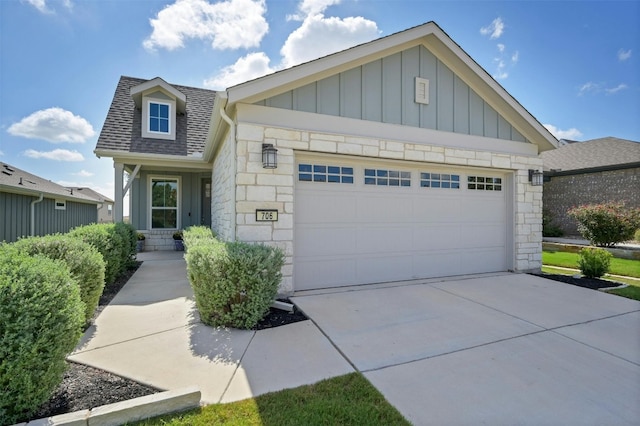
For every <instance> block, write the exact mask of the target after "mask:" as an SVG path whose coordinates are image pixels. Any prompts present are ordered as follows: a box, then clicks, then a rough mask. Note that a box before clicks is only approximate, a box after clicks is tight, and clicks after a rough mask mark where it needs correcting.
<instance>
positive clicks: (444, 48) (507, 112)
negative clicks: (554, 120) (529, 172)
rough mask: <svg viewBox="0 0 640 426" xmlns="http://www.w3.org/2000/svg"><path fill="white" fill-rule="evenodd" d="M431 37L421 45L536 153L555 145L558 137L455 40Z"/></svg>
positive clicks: (553, 147) (552, 147)
mask: <svg viewBox="0 0 640 426" xmlns="http://www.w3.org/2000/svg"><path fill="white" fill-rule="evenodd" d="M434 36H436V37H426V39H425V47H427V48H428V49H429V50H430V51H431V52H432V53H433V54H435V55H436V57H437V58H438V59H439V60H440V61H442V62H443V63H444V64H445V65H446V66H448V67H449V68H450V69H451V70H452V71H453V72H454V73H455V74H456V75H457V76H458V77H459V78H460V79H462V80H463V81H464V82H465V83H467V85H469V87H471V88H472V89H473V90H475V91H476V92H477V93H478V94H479V95H480V97H481V98H482V99H484V100H485V101H486V102H487V103H488V104H489V105H491V107H492V108H494V109H495V110H496V111H497V112H498V113H500V114H501V115H502V116H504V117H505V118H506V119H507V121H509V122H510V123H511V124H512V125H513V126H514V127H515V128H516V129H517V130H518V131H519V132H520V133H521V134H522V135H523V136H524V137H525V138H527V139H528V140H530V141H532V142H534V143H535V144H536V145H537V146H538V149H539V151H540V152H542V151H547V150H550V149H555V148H557V147H558V140H557V139H556V138H555V137H554V136H553V135H552V134H551V133H550V132H549V131H548V130H547V129H546V128H545V127H544V126H543V125H542V124H540V122H539V121H538V120H536V119H535V117H533V115H531V113H529V111H527V110H526V109H525V108H524V107H523V106H522V105H521V104H520V103H519V102H518V101H517V100H516V99H515V98H514V97H513V96H511V95H510V94H509V92H507V91H506V90H505V88H504V87H502V85H500V84H499V83H498V82H497V81H496V80H494V79H493V77H491V76H490V75H489V74H488V73H487V72H486V71H485V70H484V68H482V67H481V66H480V65H478V63H476V62H475V61H474V60H473V59H472V58H471V57H470V56H469V55H468V54H467V53H466V52H465V51H464V50H463V49H462V48H461V47H460V46H459V45H458V44H457V43H455V42H454V41H453V40H452V39H451V38H449V37H448V36H446V35H444V37H442V36H437V34H434ZM470 71H471V72H470Z"/></svg>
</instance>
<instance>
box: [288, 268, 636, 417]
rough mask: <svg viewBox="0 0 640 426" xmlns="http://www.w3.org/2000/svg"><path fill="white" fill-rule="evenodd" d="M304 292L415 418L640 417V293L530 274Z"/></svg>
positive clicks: (313, 314) (317, 316)
mask: <svg viewBox="0 0 640 426" xmlns="http://www.w3.org/2000/svg"><path fill="white" fill-rule="evenodd" d="M293 301H294V303H296V304H297V305H298V307H299V308H300V309H301V310H303V311H304V312H305V313H306V314H307V315H308V316H309V317H310V318H311V319H312V320H313V322H314V323H315V324H316V325H317V326H318V327H319V328H320V330H321V331H322V332H323V333H324V334H325V335H326V336H327V338H328V339H329V340H330V341H331V342H332V343H333V345H335V347H336V348H337V349H338V350H339V351H340V353H342V354H343V356H345V358H347V359H348V361H349V362H350V363H351V364H352V365H353V366H354V368H356V369H357V370H359V371H361V372H362V373H363V374H364V375H365V377H367V378H368V379H369V380H370V381H371V383H372V384H373V385H374V386H376V387H377V388H378V389H379V390H380V391H381V392H382V394H383V395H384V396H385V397H386V398H387V400H388V401H390V402H391V403H392V404H393V405H394V406H395V407H397V408H398V409H399V410H400V412H401V413H402V414H403V415H404V416H405V417H406V418H407V419H408V420H409V421H411V422H412V423H413V424H416V425H426V424H436V425H448V424H450V425H465V424H469V425H471V424H473V425H475V424H494V425H499V424H531V425H545V424H548V425H556V424H563V425H573V424H575V425H585V424H593V425H604V424H616V425H619V424H629V425H631V424H636V425H637V424H639V419H640V403H639V402H638V401H640V302H638V301H633V300H629V299H625V298H622V297H618V296H614V295H609V294H605V293H602V292H598V291H594V290H588V289H583V288H580V287H575V286H571V285H567V284H563V283H558V282H554V281H551V280H546V279H543V278H539V277H535V276H531V275H524V274H496V275H484V276H481V277H475V278H474V277H466V278H460V279H452V280H440V281H438V280H429V281H424V282H410V283H404V285H403V284H398V283H396V284H394V285H393V286H386V287H385V286H381V287H375V288H374V287H366V286H362V287H358V288H351V289H347V290H328V291H327V292H316V293H307V294H304V293H302V294H299V295H298V294H297V295H296V296H295V297H294V298H293Z"/></svg>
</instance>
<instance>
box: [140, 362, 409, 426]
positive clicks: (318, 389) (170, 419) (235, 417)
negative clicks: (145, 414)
mask: <svg viewBox="0 0 640 426" xmlns="http://www.w3.org/2000/svg"><path fill="white" fill-rule="evenodd" d="M136 424H137V425H145V426H147V425H148V426H151V425H169V426H182V425H195V426H204V425H220V424H224V425H242V426H245V425H256V426H257V425H261V426H270V425H273V426H276V425H277V426H286V425H296V426H297V425H329V424H339V425H375V424H380V425H382V424H383V425H410V423H409V422H408V421H407V420H406V419H405V418H404V417H403V416H402V415H401V414H400V413H399V412H398V410H396V409H395V408H394V407H393V406H392V405H391V404H389V403H388V402H387V401H386V400H385V398H384V397H383V396H382V394H381V393H380V392H379V391H378V390H377V389H376V388H375V387H373V385H371V383H369V381H368V380H367V379H366V378H364V376H362V374H360V373H351V374H347V375H345V376H340V377H335V378H332V379H327V380H323V381H321V382H318V383H316V384H313V385H306V386H300V387H298V388H295V389H285V390H282V391H279V392H271V393H268V394H264V395H260V396H257V397H255V398H250V399H245V400H243V401H238V402H232V403H228V404H212V405H207V406H205V407H201V408H198V409H195V410H192V411H187V412H184V413H178V414H173V415H166V416H161V417H156V418H153V419H149V420H144V421H142V422H139V423H136Z"/></svg>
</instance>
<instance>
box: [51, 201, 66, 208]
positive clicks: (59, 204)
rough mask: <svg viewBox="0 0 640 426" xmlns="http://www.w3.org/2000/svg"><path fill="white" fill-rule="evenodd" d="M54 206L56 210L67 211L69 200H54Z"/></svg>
mask: <svg viewBox="0 0 640 426" xmlns="http://www.w3.org/2000/svg"><path fill="white" fill-rule="evenodd" d="M53 206H54V208H55V209H56V210H66V209H67V200H54V203H53Z"/></svg>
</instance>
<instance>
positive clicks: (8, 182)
mask: <svg viewBox="0 0 640 426" xmlns="http://www.w3.org/2000/svg"><path fill="white" fill-rule="evenodd" d="M0 191H2V192H12V193H17V194H25V195H33V196H39V195H40V194H43V195H44V196H46V197H47V198H59V199H65V200H71V201H77V202H81V203H91V204H98V203H99V202H100V201H98V200H96V199H95V198H93V197H91V196H88V195H85V194H83V193H82V192H81V191H73V190H72V189H71V188H65V187H64V186H62V185H58V184H57V183H53V182H51V181H50V180H47V179H43V178H41V177H39V176H36V175H34V174H31V173H29V172H26V171H24V170H21V169H19V168H17V167H14V166H11V165H9V164H7V163H2V162H0Z"/></svg>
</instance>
